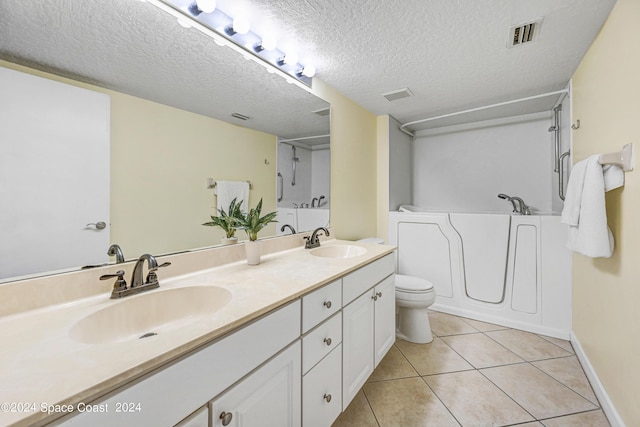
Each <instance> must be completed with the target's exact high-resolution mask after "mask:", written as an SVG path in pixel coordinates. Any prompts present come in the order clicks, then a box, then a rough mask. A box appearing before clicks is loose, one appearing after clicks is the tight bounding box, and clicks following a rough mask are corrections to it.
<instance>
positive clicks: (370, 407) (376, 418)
mask: <svg viewBox="0 0 640 427" xmlns="http://www.w3.org/2000/svg"><path fill="white" fill-rule="evenodd" d="M361 390H362V395H363V396H364V400H366V401H367V405H369V409H370V410H371V414H372V415H373V419H374V420H376V424H378V427H381V425H380V421H378V417H377V416H376V411H374V410H373V406H371V402H369V398H368V397H367V393H365V392H364V386H363V387H362V388H361Z"/></svg>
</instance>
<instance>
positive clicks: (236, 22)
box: [233, 16, 249, 34]
mask: <svg viewBox="0 0 640 427" xmlns="http://www.w3.org/2000/svg"><path fill="white" fill-rule="evenodd" d="M233 32H235V33H238V34H247V33H248V32H249V21H247V20H246V19H245V18H243V17H241V16H239V17H237V18H233Z"/></svg>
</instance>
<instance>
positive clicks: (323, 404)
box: [302, 345, 342, 427]
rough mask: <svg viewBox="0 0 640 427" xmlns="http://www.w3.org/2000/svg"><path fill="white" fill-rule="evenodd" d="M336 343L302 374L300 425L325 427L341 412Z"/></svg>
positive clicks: (339, 357) (339, 356)
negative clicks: (310, 368)
mask: <svg viewBox="0 0 640 427" xmlns="http://www.w3.org/2000/svg"><path fill="white" fill-rule="evenodd" d="M341 363H342V352H341V348H340V345H338V346H337V347H336V348H334V349H333V351H331V353H329V355H328V356H327V357H325V358H324V359H322V361H321V362H320V363H318V364H317V365H316V366H315V367H314V368H313V369H312V370H311V371H309V373H307V374H306V375H305V376H304V377H302V425H303V426H304V427H329V426H330V425H331V424H332V423H333V422H334V421H335V420H336V418H338V415H340V412H341V411H342V383H341V376H340V374H341V372H342V370H341V369H340V368H341V366H340V364H341Z"/></svg>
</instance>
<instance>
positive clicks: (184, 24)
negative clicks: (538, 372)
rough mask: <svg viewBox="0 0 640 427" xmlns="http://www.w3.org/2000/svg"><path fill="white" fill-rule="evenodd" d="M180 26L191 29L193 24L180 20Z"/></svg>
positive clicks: (186, 20)
mask: <svg viewBox="0 0 640 427" xmlns="http://www.w3.org/2000/svg"><path fill="white" fill-rule="evenodd" d="M178 24H180V26H181V27H183V28H191V26H192V25H191V22H189V20H188V19H184V18H178Z"/></svg>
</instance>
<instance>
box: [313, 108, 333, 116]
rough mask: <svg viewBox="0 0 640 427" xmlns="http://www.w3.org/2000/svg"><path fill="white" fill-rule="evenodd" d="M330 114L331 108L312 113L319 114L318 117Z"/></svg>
mask: <svg viewBox="0 0 640 427" xmlns="http://www.w3.org/2000/svg"><path fill="white" fill-rule="evenodd" d="M330 112H331V111H330V110H329V107H326V108H321V109H319V110H314V111H312V113H314V114H317V115H319V116H322V117H324V116H328V115H329V113H330Z"/></svg>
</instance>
